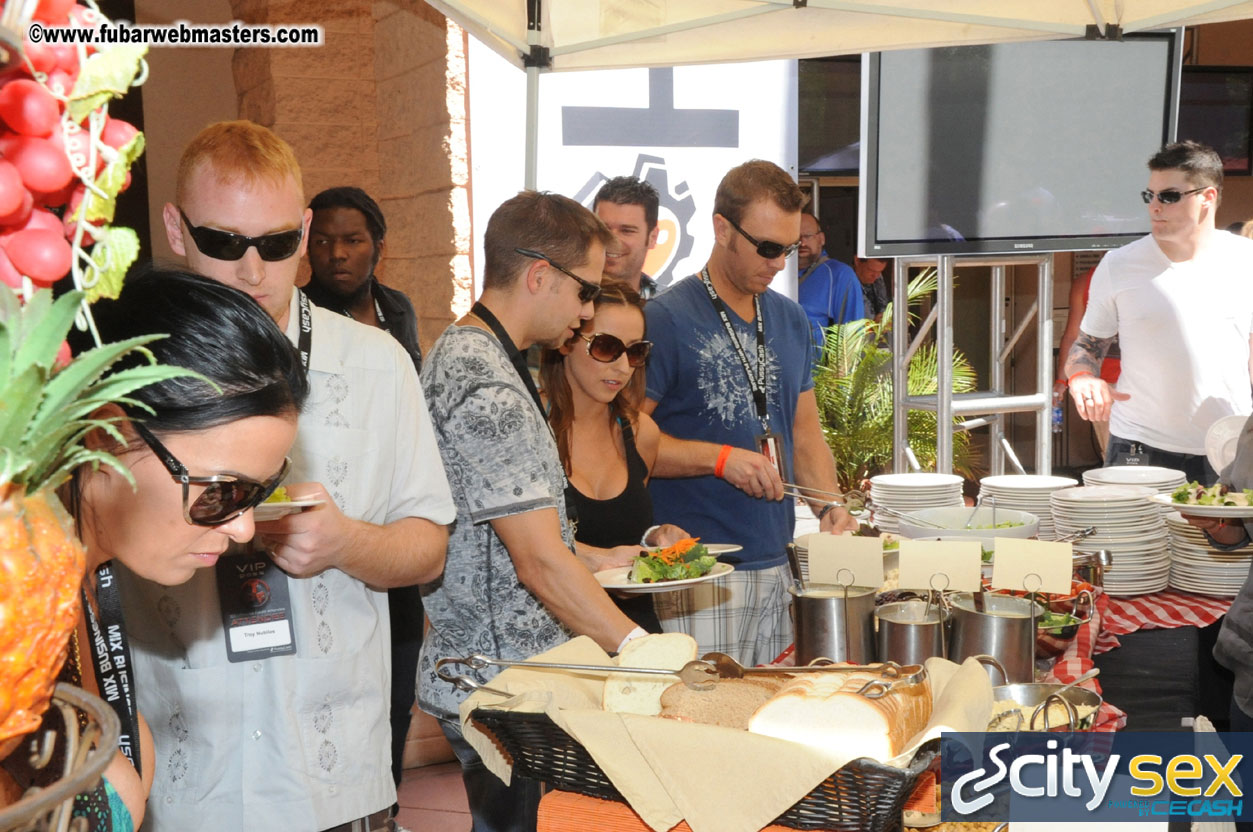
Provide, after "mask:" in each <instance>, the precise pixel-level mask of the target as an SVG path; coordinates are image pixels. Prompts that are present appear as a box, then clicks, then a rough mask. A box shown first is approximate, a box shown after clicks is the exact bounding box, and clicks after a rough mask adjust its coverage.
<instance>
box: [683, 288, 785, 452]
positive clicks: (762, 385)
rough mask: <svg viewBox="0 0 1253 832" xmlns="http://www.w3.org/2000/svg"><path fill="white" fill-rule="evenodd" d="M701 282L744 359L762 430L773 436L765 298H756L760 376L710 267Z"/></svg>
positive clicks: (741, 361)
mask: <svg viewBox="0 0 1253 832" xmlns="http://www.w3.org/2000/svg"><path fill="white" fill-rule="evenodd" d="M700 281H701V283H703V284H705V291H706V292H708V293H709V302H710V303H712V304H713V306H714V311H715V312H717V313H718V317H719V318H721V319H722V327H723V329H725V330H726V331H727V337H728V338H730V339H731V345H732V346H733V347H735V354H736V355H738V356H739V357H740V364H741V366H743V367H744V375H745V376H746V377H747V378H748V388H749V389H750V390H751V391H752V393H753V404H754V405H755V406H756V407H757V418H758V419H760V420H761V429H762V431H764V432H765V433H769V432H770V413H769V412H768V411H767V410H766V324H765V321H764V320H763V319H762V315H761V296H760V295H753V314H754V315H755V316H756V318H757V321H756V323H757V372H756V373H754V372H753V367H752V365H751V364H749V363H748V355H747V354H745V352H744V346H743V345H742V344H741V343H740V338H739V336H738V335H736V334H735V327H734V326H733V325H732V324H731V316H730V315H728V314H727V306H726V304H725V303H723V302H722V298H720V297H718V292H717V290H716V289H714V284H713V281H712V280H710V279H709V267H708V266H706V267H705V268H703V269H701V270H700Z"/></svg>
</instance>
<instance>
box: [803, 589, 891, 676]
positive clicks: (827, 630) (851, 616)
mask: <svg viewBox="0 0 1253 832" xmlns="http://www.w3.org/2000/svg"><path fill="white" fill-rule="evenodd" d="M788 592H790V593H791V594H792V621H793V623H794V624H795V627H796V663H797V664H798V665H804V664H809V663H810V662H812V661H813V660H814V659H820V658H826V659H832V660H834V661H837V662H852V663H853V664H868V663H870V662H872V661H874V658H875V653H874V596H875V590H874V589H870V588H867V587H861V586H850V587H847V588H845V587H843V586H839V585H838V584H806V585H805V586H804V587H803V588H802V587H800V586H797V585H793V586H790V587H788Z"/></svg>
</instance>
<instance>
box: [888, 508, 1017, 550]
mask: <svg viewBox="0 0 1253 832" xmlns="http://www.w3.org/2000/svg"><path fill="white" fill-rule="evenodd" d="M910 514H911V515H912V516H913V517H915V518H917V519H918V520H919V521H926V522H928V523H933V524H935V525H924V524H923V523H922V522H919V523H913V522H910V521H909V520H905V519H903V518H902V519H901V520H900V523H899V525H900V530H901V535H902V536H904V537H908V538H911V539H913V538H918V537H931V538H934V537H943V538H944V539H946V540H951V539H954V538H958V539H970V540H985V541H987V542H988V548H991V543H992V541H993V540H994V539H996V538H998V537H1018V538H1031V537H1035V536H1036V533H1037V532H1039V530H1040V518H1039V517H1038V516H1036V515H1034V514H1032V513H1030V512H1027V511H1018V510H1016V509H1010V508H998V509H995V510H993V509H992V507H991V506H979V507H978V508H972V507H970V506H943V507H940V508H923V509H918V510H917V511H912V512H910Z"/></svg>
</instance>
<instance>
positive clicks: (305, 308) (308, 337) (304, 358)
mask: <svg viewBox="0 0 1253 832" xmlns="http://www.w3.org/2000/svg"><path fill="white" fill-rule="evenodd" d="M296 297H297V298H299V300H300V332H299V334H298V335H297V336H296V349H298V350H300V364H301V366H302V367H304V369H306V370H308V369H309V353H310V351H312V349H313V310H311V309H310V308H309V296H308V295H306V294H305V293H304V292H302V291H300V290H299V289H297V290H296Z"/></svg>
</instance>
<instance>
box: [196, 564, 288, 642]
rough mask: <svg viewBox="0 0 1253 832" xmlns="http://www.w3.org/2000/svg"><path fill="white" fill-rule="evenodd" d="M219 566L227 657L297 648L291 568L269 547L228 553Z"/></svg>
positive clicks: (219, 595)
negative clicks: (282, 564)
mask: <svg viewBox="0 0 1253 832" xmlns="http://www.w3.org/2000/svg"><path fill="white" fill-rule="evenodd" d="M214 568H215V569H216V570H217V578H218V601H219V603H220V604H221V606H222V626H223V628H225V630H226V658H227V659H229V660H230V661H232V662H248V661H256V660H258V659H270V658H273V657H274V656H287V655H291V654H292V653H295V652H296V637H295V634H294V633H293V630H292V621H293V616H292V608H291V586H290V584H289V583H288V580H289V579H288V577H287V573H286V572H284V571H283V570H282V569H279V568H278V567H277V566H275V564H274V561H272V560H270V558H269V556H268V555H267V554H266V553H265V552H250V553H247V554H243V555H227V556H226V557H223V558H222V559H221V560H219V561H218V562H217V565H216V566H215V567H214Z"/></svg>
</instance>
